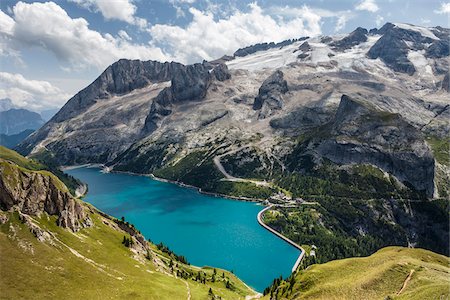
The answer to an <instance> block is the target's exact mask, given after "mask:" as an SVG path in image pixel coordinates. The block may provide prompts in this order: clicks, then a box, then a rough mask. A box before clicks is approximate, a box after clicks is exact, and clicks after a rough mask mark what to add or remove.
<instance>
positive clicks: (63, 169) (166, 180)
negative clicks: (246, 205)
mask: <svg viewBox="0 0 450 300" xmlns="http://www.w3.org/2000/svg"><path fill="white" fill-rule="evenodd" d="M79 168H98V169H102V171H103V172H105V173H117V174H127V175H132V176H144V177H150V178H151V179H153V180H156V181H160V182H166V183H171V184H175V185H177V186H180V187H183V188H189V189H194V190H196V191H197V192H199V193H200V194H203V195H208V196H213V197H217V198H226V199H229V200H237V201H243V202H253V203H260V204H262V203H263V202H264V201H265V200H266V199H259V198H248V197H237V196H230V195H224V194H220V193H214V192H205V191H203V190H202V189H201V188H199V187H196V186H193V185H189V184H186V183H183V182H179V181H176V180H170V179H166V178H161V177H157V176H155V175H154V174H153V173H150V174H141V173H134V172H130V171H115V170H107V171H104V170H105V169H107V168H108V167H106V166H105V165H103V164H82V165H73V166H61V167H60V168H59V169H60V170H61V171H63V172H64V171H66V170H75V169H79ZM85 195H86V194H84V195H82V196H81V197H83V196H85Z"/></svg>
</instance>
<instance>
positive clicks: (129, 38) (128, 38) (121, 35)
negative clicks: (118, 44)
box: [117, 30, 131, 41]
mask: <svg viewBox="0 0 450 300" xmlns="http://www.w3.org/2000/svg"><path fill="white" fill-rule="evenodd" d="M117 34H118V35H119V36H120V37H121V38H122V39H124V40H127V41H131V37H130V36H129V35H128V33H127V32H126V31H125V30H119V32H118V33H117Z"/></svg>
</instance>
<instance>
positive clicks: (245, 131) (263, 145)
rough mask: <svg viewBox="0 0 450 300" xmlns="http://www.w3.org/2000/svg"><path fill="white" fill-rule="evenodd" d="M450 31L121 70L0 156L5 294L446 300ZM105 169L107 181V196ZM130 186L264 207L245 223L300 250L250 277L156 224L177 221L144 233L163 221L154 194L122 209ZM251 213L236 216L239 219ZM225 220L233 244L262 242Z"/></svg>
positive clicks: (318, 41)
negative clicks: (143, 213)
mask: <svg viewBox="0 0 450 300" xmlns="http://www.w3.org/2000/svg"><path fill="white" fill-rule="evenodd" d="M449 36H450V29H448V28H442V27H439V26H438V27H421V26H414V25H409V24H403V23H386V24H385V25H384V26H382V27H381V28H379V29H371V30H369V31H368V30H366V29H364V28H361V27H358V28H356V29H355V30H354V31H352V32H351V33H349V34H343V35H336V36H315V37H299V38H297V39H292V40H286V41H283V42H279V43H273V42H268V43H261V44H256V45H251V46H248V47H245V48H241V49H237V50H236V51H235V52H234V53H233V54H231V53H230V55H225V56H223V57H221V58H217V59H216V60H213V61H203V62H199V63H195V64H190V65H184V64H181V63H177V62H159V61H153V60H148V61H140V60H128V59H120V60H119V61H117V62H115V63H113V64H112V65H110V66H109V67H107V68H106V69H105V70H104V71H103V73H101V74H100V75H99V76H98V78H97V79H95V81H93V82H92V83H91V84H90V85H88V86H87V87H86V88H84V89H83V90H81V91H79V92H78V93H77V94H76V95H75V96H73V97H72V98H71V99H70V100H68V101H67V103H66V104H65V105H64V106H63V107H62V108H61V109H60V110H59V111H58V113H56V115H54V116H53V117H52V118H51V119H50V120H49V121H48V122H47V123H45V124H44V125H43V126H42V127H40V128H39V129H38V130H36V131H35V132H34V133H32V134H31V135H30V136H28V137H27V138H26V139H25V140H23V141H22V142H21V143H20V144H18V145H17V146H16V147H15V148H14V149H13V150H14V151H13V150H10V149H7V148H2V149H1V152H0V153H1V155H0V174H1V176H0V204H1V209H2V211H1V212H0V224H1V225H0V229H1V230H0V250H1V256H2V257H1V260H2V262H1V269H0V272H1V278H0V290H1V292H0V298H2V299H34V298H36V299H41V298H42V299H45V298H46V297H54V298H60V297H65V298H70V299H80V298H85V299H102V298H103V299H105V298H109V299H113V298H114V299H115V298H117V299H124V298H129V299H259V298H261V299H447V298H448V297H449V284H450V274H449V272H450V268H449V263H450V260H449V257H448V256H449V199H450V159H449V141H450V140H449V134H450V100H449V99H450V94H449V90H450V80H449V42H450V38H449ZM68 166H84V167H81V168H78V169H72V168H64V167H68ZM86 166H89V167H86ZM100 170H101V172H102V173H101V172H100ZM66 173H68V174H69V175H67V174H66ZM130 173H132V174H139V175H145V176H133V175H131V174H130ZM83 174H84V177H83ZM86 174H87V175H86ZM148 177H151V178H148ZM98 178H111V179H104V180H106V181H108V180H110V181H111V186H110V187H108V186H105V187H103V189H102V191H100V190H99V188H96V186H95V182H96V181H95V180H100V179H98ZM124 180H127V181H126V182H128V184H131V181H132V180H148V181H149V183H148V184H149V185H150V182H151V184H154V185H157V186H158V187H155V189H157V188H159V189H167V192H166V191H165V190H164V194H161V195H160V197H161V199H165V200H164V201H166V202H170V201H171V199H172V197H175V196H173V194H172V193H175V192H174V191H173V189H176V191H178V189H180V191H179V192H178V193H186V194H183V195H184V196H182V198H181V200H180V202H176V203H184V204H182V206H185V205H186V206H187V205H190V204H189V203H190V201H191V200H190V198H189V197H191V196H188V194H189V195H193V196H192V197H202V198H201V199H206V200H203V201H205V203H207V202H208V201H212V202H210V203H213V201H215V202H214V203H216V202H217V201H218V202H217V203H224V201H225V203H228V202H226V201H230V203H232V204H233V205H245V207H251V208H254V207H255V203H252V202H248V201H253V202H256V203H259V204H260V205H265V206H266V208H267V209H265V210H264V211H263V212H262V213H260V214H259V215H258V218H257V215H256V213H253V214H251V215H250V217H245V219H246V220H247V221H246V222H249V223H251V224H255V225H252V226H254V227H255V230H258V232H260V233H261V235H263V236H264V237H266V238H267V239H270V241H271V242H273V243H276V244H277V245H278V246H279V247H281V248H283V247H284V248H288V249H287V250H285V251H294V252H293V253H294V254H293V255H294V256H293V259H290V260H289V261H290V263H288V264H287V265H286V266H284V267H283V268H284V269H282V268H281V269H278V270H277V271H276V272H278V271H279V272H280V273H270V272H272V271H267V272H268V273H267V274H266V277H269V278H271V279H270V280H269V282H263V280H261V282H263V283H261V284H262V285H260V283H259V281H258V282H257V281H256V279H255V281H254V282H253V281H252V274H253V273H254V275H255V276H257V273H261V274H263V273H264V272H266V271H265V270H266V269H265V268H264V267H263V266H261V265H263V264H262V262H261V263H260V266H259V269H255V268H254V267H253V265H252V267H251V268H250V267H249V268H250V269H251V270H250V271H248V272H249V273H246V272H244V271H243V269H239V268H238V267H237V266H234V265H228V261H229V260H233V259H234V260H236V261H239V262H241V263H243V262H245V261H246V259H250V258H246V257H235V256H233V259H232V258H224V262H223V263H221V262H217V263H216V265H215V264H214V262H216V261H217V260H215V259H210V260H206V256H208V257H217V256H223V255H224V254H223V253H222V252H217V253H216V252H214V253H213V252H212V250H211V251H210V250H208V251H210V252H208V251H206V252H208V253H207V254H204V255H206V256H205V262H204V261H203V260H201V259H200V258H196V256H192V255H191V254H189V253H190V252H189V250H186V254H185V253H183V249H184V248H182V247H180V246H179V245H178V244H177V243H176V242H173V243H172V244H171V243H170V241H171V240H170V239H168V240H167V241H168V242H167V243H166V242H165V240H164V239H162V240H159V237H155V235H152V234H151V232H152V231H151V230H154V231H155V232H159V231H160V230H162V231H164V230H166V229H164V227H165V226H171V225H165V223H157V224H159V225H157V226H156V225H155V226H153V225H148V226H146V225H145V224H147V223H145V222H147V221H145V218H147V219H148V220H150V219H152V218H155V220H158V222H163V221H160V219H159V217H160V216H159V215H158V216H153V215H151V216H147V217H145V218H144V220H141V219H139V218H140V217H139V212H138V210H139V209H141V207H142V205H143V204H142V203H140V202H139V201H138V199H144V198H145V196H142V195H141V196H136V195H137V194H132V196H129V198H127V199H128V200H127V201H129V202H126V201H125V200H124V201H125V202H121V206H117V207H116V206H115V208H114V209H113V208H112V205H111V206H108V205H110V204H108V203H112V202H108V201H119V200H117V199H119V198H118V197H119V196H117V199H116V198H114V197H115V196H111V198H108V197H109V196H104V195H111V193H110V194H108V189H115V187H113V186H114V185H120V184H121V182H123V181H124ZM128 180H129V181H128ZM163 181H167V182H170V184H169V183H164V182H163ZM145 182H147V181H145ZM174 183H175V184H178V185H181V186H184V187H183V188H179V187H177V186H176V185H174ZM186 187H193V188H195V189H187V188H186ZM169 190H170V191H169ZM197 190H198V191H199V192H200V193H199V192H197ZM102 193H106V194H102ZM154 193H162V192H161V191H160V190H155V191H154ZM102 195H103V196H102ZM121 195H122V194H121ZM210 195H215V196H218V197H222V198H233V199H235V200H227V199H222V198H214V197H210ZM122 196H123V195H122ZM122 196H120V197H122ZM83 197H84V198H83ZM90 197H91V198H90ZM96 197H97V198H96ZM139 197H144V198H139ZM183 197H185V198H183ZM83 199H84V201H86V202H84V201H83ZM111 199H114V200H111ZM152 199H153V198H152ZM208 199H210V200H208ZM236 199H237V200H245V201H247V202H245V203H244V202H238V201H236ZM120 201H121V200H120ZM133 201H134V202H133ZM149 201H150V200H149ZM152 201H153V200H152ZM88 203H89V204H88ZM125 205H128V206H133V210H131V209H130V213H129V215H128V214H127V213H126V212H125V211H122V210H120V207H125ZM148 205H150V204H148ZM152 205H155V206H157V205H156V204H152ZM158 205H159V204H158ZM165 205H166V204H165ZM173 205H175V204H173ZM177 205H178V204H177ZM180 205H181V204H180ZM202 205H207V204H202ZM218 205H219V204H218ZM221 205H222V204H221ZM223 205H224V204H223ZM230 205H231V204H230ZM109 207H110V209H109ZM217 207H218V208H217V209H220V207H222V206H217ZM239 207H240V206H236V209H235V210H234V211H226V208H223V209H224V210H223V214H227V215H228V216H230V215H232V217H230V218H233V217H236V218H239V217H240V216H238V214H239V212H238V211H237V210H238V209H239ZM263 208H264V207H263V206H260V207H259V208H257V210H258V211H259V210H262V209H263ZM146 209H147V208H146ZM171 209H172V210H177V209H178V208H177V207H175V208H171ZM197 209H203V208H197ZM172 210H171V211H170V212H168V211H166V212H165V213H164V214H170V213H171V212H172ZM161 214H163V213H161ZM187 214H195V212H193V211H189V212H188V213H187ZM122 216H124V217H122ZM213 218H215V217H211V219H213ZM138 219H139V220H140V221H138ZM161 220H162V219H161ZM142 222H143V223H142ZM148 222H150V221H148ZM155 222H156V221H155ZM180 222H181V221H180ZM186 222H187V221H186ZM193 222H194V221H191V225H192V223H193ZM211 222H212V223H211V224H213V223H214V221H211ZM217 222H219V221H217ZM228 222H229V223H227V224H229V225H230V228H232V229H230V230H231V231H233V233H232V234H234V235H233V236H234V238H233V239H232V240H231V242H229V244H230V245H232V244H233V243H239V241H238V240H240V239H245V240H247V241H248V243H249V244H248V245H249V246H248V247H249V248H252V247H253V246H252V245H253V243H255V244H256V243H257V242H255V241H254V240H252V237H250V236H249V234H250V233H248V232H247V231H245V230H244V229H242V227H237V226H236V227H233V226H232V225H233V224H234V223H233V222H232V221H231V219H230V220H229V221H228ZM258 222H259V223H260V224H258ZM142 224H144V225H142ZM148 224H150V223H148ZM152 224H153V223H152ZM186 224H187V223H186ZM186 224H185V225H183V226H188V225H186ZM211 224H210V223H208V224H206V221H205V222H203V221H198V222H197V225H196V226H197V227H195V228H199V229H197V230H199V231H201V230H206V229H204V228H208V226H213V225H211ZM152 226H153V227H152ZM192 226H194V225H192ZM149 227H152V228H153V229H149ZM170 228H172V227H170ZM186 228H188V227H186ZM189 228H191V227H189ZM252 228H253V227H252ZM171 230H172V229H171ZM164 232H166V233H165V234H167V235H171V234H174V236H177V233H176V232H171V231H169V230H168V231H164ZM195 234H196V233H195V232H193V231H190V232H185V233H183V235H192V236H194V235H195ZM221 234H222V233H220V234H218V236H217V237H216V239H212V240H210V241H209V243H211V244H214V243H216V241H217V242H219V241H218V240H221V239H224V240H225V239H227V236H226V234H225V233H224V234H225V235H224V236H221ZM230 234H231V233H230ZM156 236H157V234H156ZM173 239H176V238H175V237H173ZM255 240H256V238H255ZM161 241H162V242H164V243H159V242H161ZM192 243H194V242H192ZM261 243H263V244H265V243H269V242H266V241H265V240H264V241H261ZM166 244H168V245H169V247H168V246H166ZM172 245H173V246H172ZM278 246H277V247H278ZM172 247H174V249H172ZM255 247H256V246H255ZM270 247H271V246H269V244H265V246H262V249H266V250H265V251H269V250H270V249H268V248H270ZM274 247H275V246H274ZM284 248H283V249H284ZM180 249H181V250H180ZM273 249H275V248H273ZM277 249H278V248H277ZM201 250H202V249H199V250H198V251H200V252H201ZM227 251H231V252H232V251H233V250H227ZM227 251H224V252H227ZM277 251H278V250H277ZM280 251H281V250H280ZM231 252H230V253H231ZM273 252H274V253H272V252H271V254H270V257H272V258H273V259H274V260H276V259H280V257H283V256H284V254H283V253H280V252H275V250H273ZM184 255H185V256H184ZM190 255H191V256H190ZM202 255H203V254H202ZM255 255H256V254H255ZM268 255H269V254H268ZM286 255H287V254H286ZM200 256H201V255H200ZM196 261H198V263H196ZM189 262H190V263H192V264H190V263H189ZM196 264H200V266H199V267H196V266H195V265H196ZM217 264H219V265H217ZM249 264H250V262H249ZM277 264H278V263H277ZM280 264H281V263H280ZM203 265H204V266H208V267H204V266H203ZM292 266H294V267H292ZM219 268H220V269H219ZM222 269H225V270H228V271H225V270H222ZM291 269H292V270H291ZM267 270H268V269H267ZM283 270H284V271H283ZM282 272H283V273H282ZM280 274H281V275H282V276H280ZM255 278H256V277H255ZM244 282H245V283H244ZM47 299H48V298H47Z"/></svg>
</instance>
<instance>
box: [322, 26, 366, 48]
mask: <svg viewBox="0 0 450 300" xmlns="http://www.w3.org/2000/svg"><path fill="white" fill-rule="evenodd" d="M367 33H368V32H367V29H365V28H361V27H358V28H356V29H355V30H354V31H353V32H351V33H350V34H349V35H348V36H346V37H344V38H343V39H341V40H339V41H336V42H334V43H332V44H331V46H333V47H334V48H335V49H339V50H346V49H350V48H352V47H353V46H356V45H359V44H361V43H364V42H366V41H367Z"/></svg>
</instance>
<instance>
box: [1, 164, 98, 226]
mask: <svg viewBox="0 0 450 300" xmlns="http://www.w3.org/2000/svg"><path fill="white" fill-rule="evenodd" d="M64 188H65V186H64V185H63V184H62V182H61V181H59V180H58V179H57V178H56V177H55V176H53V175H52V174H50V173H48V172H33V171H25V170H24V169H20V168H19V167H17V166H16V165H14V164H13V163H10V162H7V161H5V160H2V159H0V208H1V209H2V210H9V209H11V208H13V207H15V208H16V209H18V210H19V211H20V212H21V213H23V214H26V215H31V216H36V215H40V214H42V213H43V212H46V213H48V214H50V215H56V216H58V226H61V227H64V228H69V229H71V230H73V231H78V230H79V229H80V228H82V227H84V226H86V225H87V224H89V223H90V222H89V221H90V220H89V218H88V217H87V216H86V214H85V212H84V209H83V207H82V206H81V205H80V204H79V203H78V202H77V201H76V200H75V199H74V198H73V197H72V196H71V195H70V193H69V192H68V191H67V190H64Z"/></svg>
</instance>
